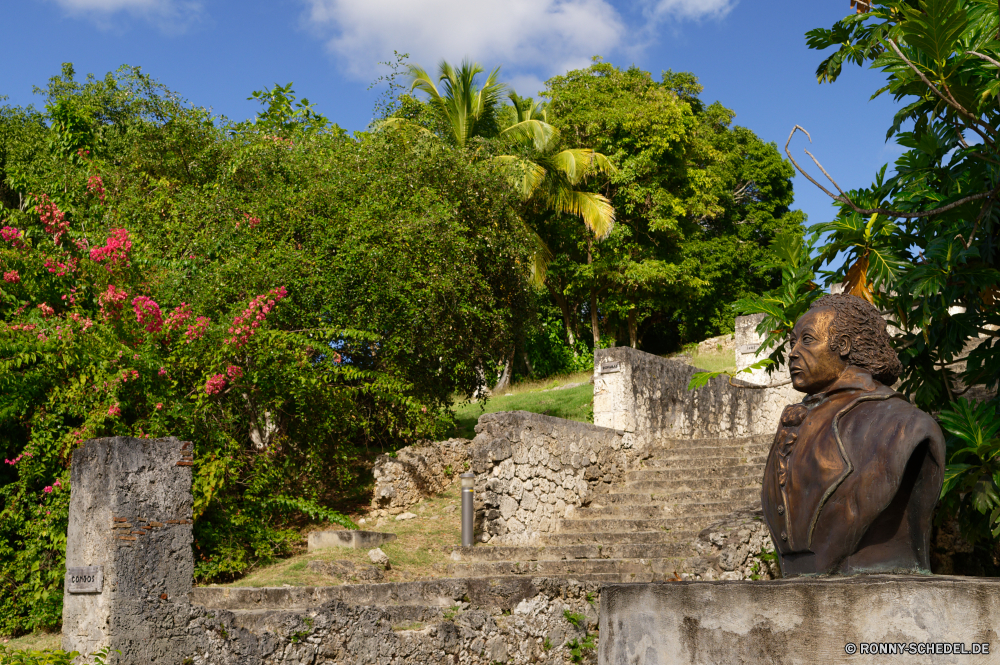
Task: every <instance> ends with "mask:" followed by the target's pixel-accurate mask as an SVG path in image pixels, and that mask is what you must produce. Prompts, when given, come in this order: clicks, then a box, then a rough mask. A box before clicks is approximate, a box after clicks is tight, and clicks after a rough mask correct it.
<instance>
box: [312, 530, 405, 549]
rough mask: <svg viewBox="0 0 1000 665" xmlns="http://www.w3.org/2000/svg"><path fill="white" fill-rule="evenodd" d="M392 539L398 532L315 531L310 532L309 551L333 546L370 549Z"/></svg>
mask: <svg viewBox="0 0 1000 665" xmlns="http://www.w3.org/2000/svg"><path fill="white" fill-rule="evenodd" d="M391 540H396V534H394V533H381V532H379V531H313V532H312V533H310V534H309V551H310V552H312V551H313V550H325V549H329V548H332V547H350V548H352V549H356V550H370V549H372V548H373V547H378V546H379V545H381V544H382V543H388V542H389V541H391Z"/></svg>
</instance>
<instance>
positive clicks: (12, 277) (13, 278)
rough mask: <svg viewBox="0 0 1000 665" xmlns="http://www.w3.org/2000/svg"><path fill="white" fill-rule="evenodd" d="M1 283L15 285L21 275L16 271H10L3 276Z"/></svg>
mask: <svg viewBox="0 0 1000 665" xmlns="http://www.w3.org/2000/svg"><path fill="white" fill-rule="evenodd" d="M3 281H5V282H8V283H10V284H17V283H18V282H20V281H21V275H20V274H18V272H17V271H16V270H10V271H8V272H5V273H4V274H3Z"/></svg>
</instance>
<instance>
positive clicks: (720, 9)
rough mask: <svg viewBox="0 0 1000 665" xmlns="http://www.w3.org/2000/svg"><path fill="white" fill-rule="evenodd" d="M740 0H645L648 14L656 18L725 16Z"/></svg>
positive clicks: (717, 17)
mask: <svg viewBox="0 0 1000 665" xmlns="http://www.w3.org/2000/svg"><path fill="white" fill-rule="evenodd" d="M738 1H739V0H644V4H645V10H646V14H647V15H650V16H652V17H654V18H665V17H674V18H681V19H695V20H697V19H703V18H715V19H719V18H724V17H725V16H726V14H728V13H729V12H730V11H731V10H732V9H733V7H735V6H736V3H737V2H738Z"/></svg>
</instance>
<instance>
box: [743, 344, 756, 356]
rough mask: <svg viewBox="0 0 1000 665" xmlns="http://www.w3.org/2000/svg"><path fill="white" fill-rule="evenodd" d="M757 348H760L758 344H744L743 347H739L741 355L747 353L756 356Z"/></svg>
mask: <svg viewBox="0 0 1000 665" xmlns="http://www.w3.org/2000/svg"><path fill="white" fill-rule="evenodd" d="M758 346H760V345H759V344H744V345H743V346H741V347H740V353H743V354H748V353H753V354H756V353H757V347H758Z"/></svg>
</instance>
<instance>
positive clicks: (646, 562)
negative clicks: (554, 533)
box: [446, 557, 685, 577]
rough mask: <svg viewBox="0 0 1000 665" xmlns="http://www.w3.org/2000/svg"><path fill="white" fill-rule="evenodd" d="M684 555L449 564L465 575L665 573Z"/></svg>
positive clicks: (454, 572) (680, 564) (449, 568)
mask: <svg viewBox="0 0 1000 665" xmlns="http://www.w3.org/2000/svg"><path fill="white" fill-rule="evenodd" d="M684 560H685V559H684V558H680V557H677V558H669V559H667V558H656V559H653V558H650V559H568V560H563V561H465V562H458V563H449V564H447V566H446V568H447V572H448V574H449V575H454V576H461V577H495V576H501V575H502V576H507V575H530V576H532V577H538V576H543V577H553V576H556V575H558V576H560V577H565V576H574V575H593V574H605V575H607V574H614V575H638V574H644V573H646V574H648V573H652V574H654V575H657V574H658V575H665V574H670V573H673V572H674V571H675V570H678V571H679V570H681V569H682V568H683V567H684Z"/></svg>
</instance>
